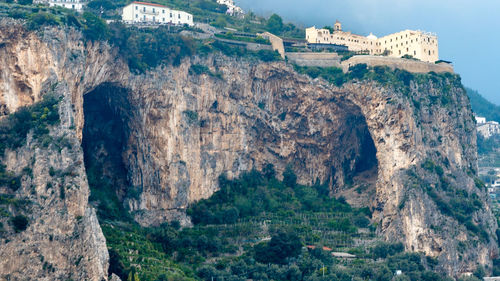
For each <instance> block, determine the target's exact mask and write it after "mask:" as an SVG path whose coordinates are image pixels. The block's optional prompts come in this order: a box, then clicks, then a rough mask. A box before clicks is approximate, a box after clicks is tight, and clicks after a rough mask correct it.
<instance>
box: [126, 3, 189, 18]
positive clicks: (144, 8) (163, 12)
mask: <svg viewBox="0 0 500 281" xmlns="http://www.w3.org/2000/svg"><path fill="white" fill-rule="evenodd" d="M135 10H136V11H138V10H139V6H135ZM142 12H143V13H146V12H147V10H146V7H142ZM152 12H153V13H156V9H155V8H152ZM162 14H165V9H162ZM173 16H174V15H173V13H172V12H170V17H171V18H172V17H173ZM190 17H191V16H190V15H188V16H187V19H188V20H190ZM136 18H137V15H136ZM177 18H179V19H180V18H181V14H177Z"/></svg>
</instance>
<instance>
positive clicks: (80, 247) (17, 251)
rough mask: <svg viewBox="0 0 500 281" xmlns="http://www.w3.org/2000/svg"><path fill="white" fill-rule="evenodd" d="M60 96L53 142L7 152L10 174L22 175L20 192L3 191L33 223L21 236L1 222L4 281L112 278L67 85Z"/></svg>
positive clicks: (59, 90) (13, 210)
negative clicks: (92, 201)
mask: <svg viewBox="0 0 500 281" xmlns="http://www.w3.org/2000/svg"><path fill="white" fill-rule="evenodd" d="M55 93H61V94H63V95H62V96H63V98H62V100H61V101H60V102H59V115H60V117H61V122H60V124H59V125H57V126H55V127H53V128H51V130H50V133H49V136H50V138H51V140H52V141H51V142H50V143H47V144H46V146H45V145H42V144H41V143H42V142H41V141H40V140H38V139H35V138H34V137H33V135H32V134H30V135H28V137H27V140H26V144H25V145H24V146H22V147H20V148H19V149H17V150H15V151H10V150H7V151H6V153H5V157H4V161H2V164H3V165H5V166H6V170H7V171H10V172H12V173H14V174H16V175H22V177H21V179H20V183H21V186H20V188H19V189H17V190H15V191H13V190H12V189H9V188H6V187H0V193H1V194H2V196H7V195H10V197H8V198H12V199H10V200H12V202H13V204H10V205H8V208H9V211H10V213H11V216H15V215H24V216H26V217H27V219H28V227H27V229H26V230H24V231H21V232H19V233H16V232H15V231H14V230H15V229H13V227H12V225H11V224H9V223H8V222H7V220H5V219H3V218H2V222H3V226H4V231H3V232H2V233H1V234H0V243H1V247H0V256H1V257H2V259H0V279H2V280H25V279H30V280H69V279H71V280H96V281H100V280H103V279H104V280H107V271H108V260H109V255H108V251H107V248H106V240H105V238H104V235H103V233H102V231H101V228H100V226H99V222H98V221H97V217H96V214H95V211H94V209H92V208H91V207H90V206H89V205H88V196H89V187H88V184H87V176H86V173H85V167H84V165H83V153H82V149H81V146H80V141H79V139H78V137H77V135H76V131H75V130H74V129H73V128H72V122H73V121H72V120H73V118H72V116H73V114H72V111H73V110H72V103H71V96H70V95H69V94H67V93H69V92H68V88H67V87H66V86H65V85H63V84H60V85H59V86H58V87H56V88H55ZM64 93H66V94H64ZM4 198H6V197H4Z"/></svg>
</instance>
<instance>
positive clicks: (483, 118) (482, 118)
mask: <svg viewBox="0 0 500 281" xmlns="http://www.w3.org/2000/svg"><path fill="white" fill-rule="evenodd" d="M474 117H475V118H476V123H477V124H484V123H486V117H479V116H474Z"/></svg>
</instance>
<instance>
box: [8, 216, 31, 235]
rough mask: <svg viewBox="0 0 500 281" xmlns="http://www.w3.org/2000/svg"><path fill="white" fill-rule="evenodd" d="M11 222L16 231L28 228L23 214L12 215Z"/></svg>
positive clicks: (26, 219)
mask: <svg viewBox="0 0 500 281" xmlns="http://www.w3.org/2000/svg"><path fill="white" fill-rule="evenodd" d="M11 223H12V226H13V227H14V231H15V232H16V233H17V232H22V231H25V230H26V228H28V218H27V217H25V216H23V215H17V216H15V217H13V218H12V219H11Z"/></svg>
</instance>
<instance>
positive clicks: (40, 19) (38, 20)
mask: <svg viewBox="0 0 500 281" xmlns="http://www.w3.org/2000/svg"><path fill="white" fill-rule="evenodd" d="M60 24H61V22H60V21H59V19H58V18H57V17H56V16H54V15H53V14H49V13H45V12H38V13H35V14H31V15H29V16H28V22H27V26H28V29H30V30H37V29H40V28H42V27H44V26H50V25H56V26H57V25H60Z"/></svg>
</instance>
